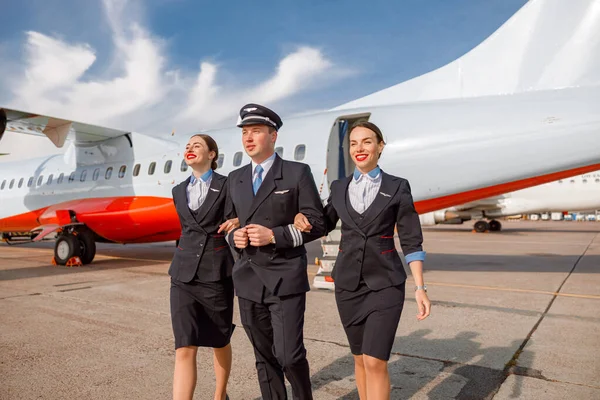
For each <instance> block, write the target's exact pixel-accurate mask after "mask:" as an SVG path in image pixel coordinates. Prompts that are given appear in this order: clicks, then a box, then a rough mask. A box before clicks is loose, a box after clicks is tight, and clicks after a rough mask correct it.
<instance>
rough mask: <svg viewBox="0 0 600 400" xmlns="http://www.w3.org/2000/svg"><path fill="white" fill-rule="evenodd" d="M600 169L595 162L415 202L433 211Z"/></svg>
mask: <svg viewBox="0 0 600 400" xmlns="http://www.w3.org/2000/svg"><path fill="white" fill-rule="evenodd" d="M599 169H600V164H594V165H590V166H588V167H580V168H574V169H570V170H567V171H562V172H555V173H552V174H547V175H540V176H536V177H534V178H527V179H521V180H518V181H514V182H508V183H502V184H500V185H494V186H488V187H485V188H481V189H475V190H469V191H466V192H462V193H456V194H451V195H448V196H442V197H436V198H433V199H427V200H421V201H417V202H415V208H416V209H417V212H418V213H419V214H425V213H428V212H431V211H437V210H442V209H444V208H448V207H452V206H456V205H459V204H465V203H469V202H471V201H475V200H481V199H485V198H488V197H492V196H498V195H500V194H504V193H509V192H514V191H516V190H521V189H526V188H528V187H531V186H537V185H541V184H543V183H548V182H554V181H557V180H559V179H564V178H569V177H571V176H576V175H581V174H585V173H587V172H592V171H598V170H599Z"/></svg>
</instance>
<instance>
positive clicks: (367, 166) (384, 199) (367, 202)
mask: <svg viewBox="0 0 600 400" xmlns="http://www.w3.org/2000/svg"><path fill="white" fill-rule="evenodd" d="M384 146H385V142H384V140H383V134H382V133H381V130H380V129H379V128H378V127H377V126H376V125H375V124H373V123H371V122H358V123H357V124H355V125H354V126H353V127H352V128H351V130H350V156H351V157H352V161H354V163H355V165H356V169H355V170H354V173H353V174H352V175H350V176H348V177H346V178H342V179H339V180H336V181H334V182H333V183H332V184H331V193H330V196H329V199H328V201H327V204H326V206H325V216H326V224H327V231H328V232H331V231H332V230H333V229H335V226H336V224H337V222H338V220H340V219H341V220H342V236H341V240H340V245H339V253H338V256H337V258H336V261H335V266H334V269H333V271H332V276H333V279H334V282H335V300H336V304H337V307H338V312H339V315H340V319H341V322H342V325H343V326H344V330H345V332H346V337H347V339H348V342H349V344H350V350H351V351H352V354H353V355H354V369H355V374H356V386H357V389H358V394H359V396H360V398H361V399H389V398H390V380H389V373H388V368H387V362H388V360H389V358H390V354H391V350H392V345H393V344H394V337H395V336H396V329H397V328H398V323H399V321H400V314H401V313H402V309H403V306H404V297H405V281H406V272H405V271H404V267H403V265H402V262H401V260H400V257H399V256H398V252H397V250H396V248H395V244H394V226H396V227H397V229H398V236H399V237H400V245H401V247H402V251H403V253H404V256H405V258H406V261H407V263H408V264H409V266H410V269H411V272H412V276H413V279H414V280H415V283H416V287H415V298H416V302H417V308H418V314H417V319H418V320H423V319H425V318H427V316H428V315H429V313H430V309H431V303H430V301H429V298H428V297H427V293H426V292H427V288H426V286H425V285H424V282H423V261H424V259H425V252H424V251H423V248H422V242H423V236H422V232H421V224H420V222H419V216H418V214H417V212H416V211H415V207H414V204H413V199H412V195H411V190H410V185H409V183H408V181H407V180H406V179H403V178H400V177H397V176H393V175H388V174H386V173H385V172H384V171H383V170H381V168H379V165H378V161H379V157H380V156H381V153H382V151H383V148H384ZM311 225H312V224H311V222H310V220H309V219H307V218H306V217H305V216H304V215H302V214H298V215H297V216H296V218H295V226H296V227H297V228H298V229H299V230H301V231H307V230H309V229H311ZM313 229H314V228H313Z"/></svg>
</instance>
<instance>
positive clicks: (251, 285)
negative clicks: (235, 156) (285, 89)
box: [228, 104, 325, 400]
mask: <svg viewBox="0 0 600 400" xmlns="http://www.w3.org/2000/svg"><path fill="white" fill-rule="evenodd" d="M281 126H282V121H281V118H280V117H279V116H278V115H277V114H276V113H275V112H274V111H272V110H270V109H268V108H267V107H264V106H262V105H259V104H247V105H245V106H244V107H242V109H241V110H240V114H239V120H238V127H240V128H242V144H243V146H244V149H245V151H246V153H247V154H248V155H249V156H250V158H251V160H252V162H251V163H249V164H248V165H245V166H243V167H241V168H239V169H237V170H235V171H233V172H231V173H230V175H229V180H228V185H229V196H230V199H231V203H230V206H231V207H232V208H233V209H234V212H232V214H235V215H237V217H238V218H239V224H240V228H237V229H235V230H234V231H233V232H231V233H230V234H229V235H228V241H229V243H230V244H233V245H234V247H235V249H236V250H237V251H238V252H239V254H240V258H239V259H238V260H236V262H235V265H234V267H233V282H234V284H235V287H236V294H237V296H238V299H239V308H240V317H241V321H242V324H243V326H244V330H245V331H246V334H247V335H248V338H249V339H250V342H251V343H252V346H253V347H254V355H255V358H256V369H257V374H258V381H259V385H260V390H261V393H262V398H263V399H265V400H272V399H286V398H287V395H286V388H285V381H284V375H285V377H287V378H288V380H289V382H290V384H291V386H292V392H293V397H294V399H302V400H307V399H312V390H311V383H310V371H309V365H308V361H307V359H306V349H305V347H304V338H303V329H304V310H305V306H306V292H307V291H309V290H310V286H309V283H308V276H307V271H306V268H307V257H306V249H305V248H304V244H305V243H308V242H310V241H312V240H315V239H318V238H320V237H321V236H323V234H324V233H325V225H324V222H323V206H322V203H321V199H320V197H319V193H318V191H317V187H316V185H315V182H314V180H313V176H312V173H311V171H310V167H309V166H308V165H306V164H302V163H298V162H292V161H287V160H283V159H281V158H280V157H279V155H277V154H276V153H275V142H276V141H277V136H278V131H279V129H280V128H281ZM299 212H301V213H303V214H304V215H305V216H306V218H307V219H308V221H310V223H311V224H312V226H313V228H312V230H311V231H310V232H304V233H302V232H300V231H298V230H297V229H296V228H294V216H295V215H296V214H297V213H299Z"/></svg>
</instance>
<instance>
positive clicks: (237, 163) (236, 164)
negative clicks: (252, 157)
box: [233, 151, 243, 167]
mask: <svg viewBox="0 0 600 400" xmlns="http://www.w3.org/2000/svg"><path fill="white" fill-rule="evenodd" d="M242 156H243V154H242V152H241V151H238V152H237V153H235V154H234V155H233V166H234V167H239V166H240V165H241V164H242Z"/></svg>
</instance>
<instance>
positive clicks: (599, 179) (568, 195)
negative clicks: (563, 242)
mask: <svg viewBox="0 0 600 400" xmlns="http://www.w3.org/2000/svg"><path fill="white" fill-rule="evenodd" d="M590 210H600V171H594V172H592V173H589V174H584V175H579V176H574V177H570V178H566V179H560V180H557V181H554V182H549V183H545V184H542V185H538V186H534V187H530V188H527V189H522V190H517V191H515V192H510V193H505V194H502V195H499V196H494V197H490V198H487V199H483V200H478V201H474V202H471V203H466V204H461V205H457V206H454V207H449V208H447V209H444V210H438V211H433V212H429V213H425V214H422V215H420V219H421V224H422V225H424V226H427V225H436V224H440V223H459V224H460V223H463V222H465V221H469V220H478V221H477V222H475V224H474V227H473V228H474V230H475V231H476V232H486V231H489V230H491V231H499V230H501V229H502V225H501V223H500V222H499V221H497V220H495V218H501V217H510V216H515V215H522V214H535V213H547V212H559V213H564V212H570V211H590ZM483 218H487V219H490V220H491V221H489V222H488V221H485V220H483Z"/></svg>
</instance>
